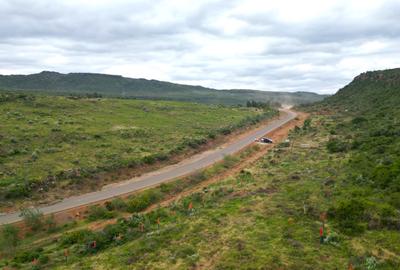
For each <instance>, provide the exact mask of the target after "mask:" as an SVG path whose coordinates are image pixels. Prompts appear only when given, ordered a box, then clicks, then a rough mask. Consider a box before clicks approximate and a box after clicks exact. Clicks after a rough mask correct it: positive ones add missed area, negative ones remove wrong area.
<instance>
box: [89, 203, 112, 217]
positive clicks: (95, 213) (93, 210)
mask: <svg viewBox="0 0 400 270" xmlns="http://www.w3.org/2000/svg"><path fill="white" fill-rule="evenodd" d="M113 217H114V213H113V212H110V211H108V210H107V208H105V207H102V206H98V205H93V206H90V207H89V210H88V220H89V221H94V220H99V219H110V218H113Z"/></svg>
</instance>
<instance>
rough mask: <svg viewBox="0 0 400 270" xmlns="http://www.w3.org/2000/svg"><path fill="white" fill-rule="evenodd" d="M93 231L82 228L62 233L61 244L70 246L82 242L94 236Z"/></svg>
mask: <svg viewBox="0 0 400 270" xmlns="http://www.w3.org/2000/svg"><path fill="white" fill-rule="evenodd" d="M94 234H95V233H94V232H93V231H91V230H87V229H83V230H77V231H73V232H68V233H66V234H63V236H62V238H61V245H63V246H71V245H73V244H84V243H86V242H88V241H89V240H90V239H92V238H94Z"/></svg>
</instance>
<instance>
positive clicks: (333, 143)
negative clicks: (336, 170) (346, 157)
mask: <svg viewBox="0 0 400 270" xmlns="http://www.w3.org/2000/svg"><path fill="white" fill-rule="evenodd" d="M326 148H327V149H328V151H329V152H330V153H338V152H345V151H347V149H348V145H347V143H345V142H343V141H341V140H339V139H336V138H333V139H329V141H328V143H327V144H326Z"/></svg>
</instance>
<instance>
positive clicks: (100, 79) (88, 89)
mask: <svg viewBox="0 0 400 270" xmlns="http://www.w3.org/2000/svg"><path fill="white" fill-rule="evenodd" d="M0 89H4V90H22V91H33V92H44V93H47V94H54V95H73V96H89V97H101V96H104V97H106V96H107V97H121V98H139V99H157V100H160V99H163V100H177V101H191V102H200V103H208V104H225V105H237V104H242V105H245V104H246V101H248V100H258V101H263V102H267V101H269V102H277V103H282V104H304V103H311V102H315V101H320V100H322V99H323V98H324V97H325V96H324V95H317V94H315V93H308V92H296V93H289V92H268V91H255V90H215V89H211V88H205V87H201V86H192V85H182V84H175V83H169V82H162V81H156V80H146V79H131V78H124V77H121V76H113V75H105V74H90V73H69V74H61V73H57V72H48V71H43V72H41V73H38V74H31V75H9V76H2V75H0Z"/></svg>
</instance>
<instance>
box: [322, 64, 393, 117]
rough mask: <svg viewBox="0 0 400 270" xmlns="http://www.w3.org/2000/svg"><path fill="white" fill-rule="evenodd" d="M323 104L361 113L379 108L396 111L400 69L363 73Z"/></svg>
mask: <svg viewBox="0 0 400 270" xmlns="http://www.w3.org/2000/svg"><path fill="white" fill-rule="evenodd" d="M323 104H327V105H330V106H337V107H342V108H344V107H345V106H346V107H347V109H350V110H352V111H359V112H367V111H372V110H375V109H377V108H378V107H390V108H387V109H389V110H393V109H396V108H398V105H399V104H400V68H397V69H390V70H379V71H369V72H365V73H362V74H360V75H358V76H357V77H355V78H354V80H353V81H352V82H351V83H350V84H348V85H346V86H345V87H343V88H342V89H340V90H339V91H338V92H337V93H336V94H335V95H333V96H331V97H329V98H327V99H326V100H325V102H323Z"/></svg>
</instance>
